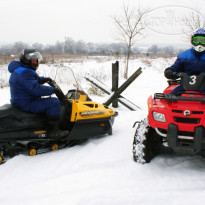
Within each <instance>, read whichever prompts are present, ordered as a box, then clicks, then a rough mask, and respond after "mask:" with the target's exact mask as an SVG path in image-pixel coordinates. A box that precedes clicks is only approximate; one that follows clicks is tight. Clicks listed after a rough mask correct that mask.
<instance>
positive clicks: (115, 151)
mask: <svg viewBox="0 0 205 205" xmlns="http://www.w3.org/2000/svg"><path fill="white" fill-rule="evenodd" d="M148 60H149V63H147V62H146V61H145V59H136V60H132V61H131V62H130V70H129V75H131V74H132V73H133V72H134V71H135V70H137V69H138V68H139V67H142V68H143V73H142V74H141V75H140V76H139V78H138V79H136V80H135V82H133V83H132V84H131V85H130V86H129V87H128V88H127V90H126V91H125V92H124V93H123V94H122V95H123V96H124V97H126V98H127V99H128V100H130V101H132V102H133V103H135V104H136V105H138V106H139V107H141V109H142V110H138V111H129V110H128V109H127V108H125V107H124V106H122V105H120V107H119V108H117V109H116V110H117V111H118V112H119V116H118V117H117V118H116V121H115V123H114V126H113V135H112V136H104V137H101V138H98V139H92V140H89V141H88V142H86V143H84V144H82V145H79V146H74V147H72V148H65V149H62V150H59V151H56V152H49V153H45V154H40V155H37V156H34V157H30V156H26V155H18V156H16V157H14V158H12V159H10V160H9V161H8V162H6V163H5V164H3V165H1V166H0V176H1V179H0V205H47V204H49V205H56V204H59V205H98V204H99V205H125V204H126V205H192V204H203V198H204V195H205V183H204V180H205V159H202V158H201V157H200V156H181V155H160V156H157V157H156V158H154V159H153V160H152V161H151V163H149V164H145V165H141V164H137V163H135V162H134V161H133V160H132V141H133V136H134V132H135V129H134V128H132V126H133V124H134V122H135V121H137V120H141V119H143V118H144V117H146V115H147V104H146V101H147V98H148V96H149V95H151V94H153V93H154V92H162V91H163V89H164V88H165V87H166V85H167V83H166V79H165V78H164V75H163V70H164V69H165V68H166V67H168V66H169V65H171V64H172V63H173V62H174V60H175V58H170V59H148ZM114 62H115V59H109V60H106V59H104V60H102V59H101V60H100V61H95V60H89V61H83V62H79V63H78V62H76V63H70V64H67V66H69V67H71V68H72V69H73V71H74V73H75V75H76V77H77V79H78V80H79V81H80V82H81V85H82V87H83V88H85V90H86V91H87V89H88V88H89V86H90V85H89V83H87V82H86V81H85V79H84V76H85V75H86V74H90V75H93V76H94V77H97V78H99V79H100V80H101V81H103V82H104V83H105V84H106V85H108V86H110V85H111V64H112V63H114ZM123 66H124V62H123V61H122V60H120V76H121V78H120V84H122V83H123V81H124V80H123V78H122V75H123ZM38 73H39V75H46V76H51V77H52V78H55V76H58V77H57V78H56V80H57V82H59V83H60V85H61V86H62V87H63V89H64V90H65V91H66V71H65V69H63V68H58V66H55V65H42V66H41V67H40V68H39V70H38ZM56 73H57V74H56ZM0 74H1V76H0V79H1V81H2V82H3V80H4V82H5V83H6V81H7V80H8V78H9V74H8V73H7V72H6V65H5V66H1V71H0ZM0 95H1V98H0V105H3V104H5V103H9V88H8V87H6V88H2V89H1V88H0ZM90 97H91V98H92V99H93V100H94V101H97V102H101V103H103V102H104V101H105V99H107V95H105V96H103V97H98V96H94V95H92V96H90Z"/></svg>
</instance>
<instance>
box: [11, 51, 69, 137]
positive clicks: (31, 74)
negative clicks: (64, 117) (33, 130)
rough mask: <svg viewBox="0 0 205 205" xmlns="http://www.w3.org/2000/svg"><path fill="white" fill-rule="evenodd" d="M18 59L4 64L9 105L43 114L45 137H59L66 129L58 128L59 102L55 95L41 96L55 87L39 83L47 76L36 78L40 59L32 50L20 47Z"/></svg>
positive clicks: (51, 92) (49, 79)
mask: <svg viewBox="0 0 205 205" xmlns="http://www.w3.org/2000/svg"><path fill="white" fill-rule="evenodd" d="M19 59H20V61H12V62H11V63H10V64H9V65H8V70H9V72H10V73H11V75H10V79H9V85H10V94H11V100H10V101H11V104H12V105H13V106H15V107H17V108H19V109H21V110H23V111H26V112H31V113H45V114H46V116H47V136H48V137H62V136H65V135H67V134H68V133H67V131H62V130H59V129H58V121H59V118H60V101H59V100H58V99H57V98H54V97H49V98H41V97H42V96H50V95H52V94H53V93H55V88H53V87H51V86H45V85H43V84H44V83H46V82H49V81H52V79H51V78H45V77H39V76H38V74H37V73H36V70H37V69H38V66H39V63H40V62H41V61H42V60H43V58H42V56H41V54H40V53H39V52H37V51H36V50H35V49H24V50H23V51H22V52H21V54H20V57H19Z"/></svg>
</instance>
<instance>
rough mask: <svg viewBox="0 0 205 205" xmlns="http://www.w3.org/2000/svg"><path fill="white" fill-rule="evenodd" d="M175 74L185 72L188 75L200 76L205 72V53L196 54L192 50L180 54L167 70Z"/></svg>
mask: <svg viewBox="0 0 205 205" xmlns="http://www.w3.org/2000/svg"><path fill="white" fill-rule="evenodd" d="M170 68H171V69H172V71H174V72H184V73H187V74H188V75H199V74H200V73H201V72H205V52H196V51H195V50H193V49H192V48H190V49H188V50H186V51H184V52H182V53H180V54H179V55H178V57H177V60H176V61H175V63H174V64H173V65H172V66H171V67H169V68H167V69H170Z"/></svg>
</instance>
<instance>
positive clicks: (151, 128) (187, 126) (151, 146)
mask: <svg viewBox="0 0 205 205" xmlns="http://www.w3.org/2000/svg"><path fill="white" fill-rule="evenodd" d="M175 79H177V80H168V84H169V86H168V87H167V88H166V89H165V90H164V92H163V93H155V94H154V96H153V97H152V96H150V97H149V98H148V102H147V103H148V118H146V119H144V120H142V121H141V122H136V123H138V127H137V130H136V133H135V136H134V141H133V159H134V161H136V162H139V163H148V162H150V161H151V160H152V159H153V157H155V156H156V155H158V154H159V153H160V152H163V151H168V152H169V153H170V152H171V153H172V152H177V153H183V154H184V153H185V154H200V155H201V156H203V157H204V156H205V93H203V92H202V90H203V89H204V88H205V73H201V74H200V75H191V76H188V75H187V74H185V73H178V74H177V73H175ZM180 85H181V86H182V87H183V88H184V91H183V89H178V90H181V92H180V91H176V92H175V91H173V90H174V89H175V88H176V87H178V86H180ZM176 90H177V89H176ZM172 91H173V92H172ZM171 92H172V93H171Z"/></svg>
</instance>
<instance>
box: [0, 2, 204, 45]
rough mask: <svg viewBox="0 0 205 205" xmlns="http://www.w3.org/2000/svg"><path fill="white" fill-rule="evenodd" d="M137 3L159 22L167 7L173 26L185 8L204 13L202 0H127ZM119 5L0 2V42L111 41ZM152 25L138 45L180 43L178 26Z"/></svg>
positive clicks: (148, 22) (121, 3)
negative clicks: (68, 39)
mask: <svg viewBox="0 0 205 205" xmlns="http://www.w3.org/2000/svg"><path fill="white" fill-rule="evenodd" d="M124 2H127V1H126V0H124ZM139 3H140V5H141V7H144V8H147V7H149V8H150V9H154V12H152V17H153V16H154V17H153V19H154V18H155V19H160V18H161V19H163V16H162V15H165V10H164V9H163V6H165V7H166V8H168V7H167V6H171V7H169V8H170V9H171V10H170V9H169V10H170V11H169V12H170V13H172V14H169V17H170V18H172V17H171V16H176V15H177V19H174V17H173V19H174V21H175V23H176V21H177V20H180V17H179V16H178V14H182V13H186V12H188V9H189V8H192V9H198V8H200V12H201V11H203V10H205V9H204V8H205V1H203V0H194V1H193V0H146V1H143V0H141V1H140V0H129V4H130V5H131V6H134V5H135V7H137V6H138V5H139ZM122 5H123V0H0V28H1V30H0V31H1V33H0V36H1V39H0V42H1V43H9V42H16V41H23V42H27V43H33V42H40V43H44V44H46V43H55V42H56V41H64V38H65V36H67V37H71V38H73V39H74V40H76V41H77V40H84V41H86V42H115V40H114V38H113V26H114V24H113V21H112V18H111V16H112V15H114V14H119V12H120V11H121V9H122ZM176 5H177V6H178V7H177V8H176ZM174 6H175V7H174ZM159 7H160V8H159ZM183 7H186V8H183ZM158 8H159V9H158ZM175 8H176V9H175ZM187 8H188V9H187ZM174 12H175V13H174ZM202 14H203V12H202ZM156 17H159V18H156ZM154 23H155V24H156V22H154ZM154 23H153V22H151V21H150V18H148V19H147V24H149V25H148V27H149V28H148V29H147V31H146V32H147V34H148V35H146V36H147V37H146V39H144V40H143V41H141V42H142V43H146V42H148V43H175V42H176V43H178V42H181V41H182V40H181V39H182V36H181V35H180V32H179V28H178V27H177V26H179V24H178V25H177V26H176V25H175V27H174V25H173V21H172V25H171V24H170V25H171V27H170V28H164V30H163V29H162V28H163V27H164V26H166V24H167V22H165V24H162V25H160V26H161V27H156V25H154ZM158 23H159V22H158ZM158 26H159V25H158ZM180 26H181V24H180ZM158 31H159V32H158ZM164 31H165V33H164ZM175 31H176V32H175ZM166 32H168V34H166ZM172 32H173V33H172ZM170 34H171V35H170ZM182 43H183V42H182Z"/></svg>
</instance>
